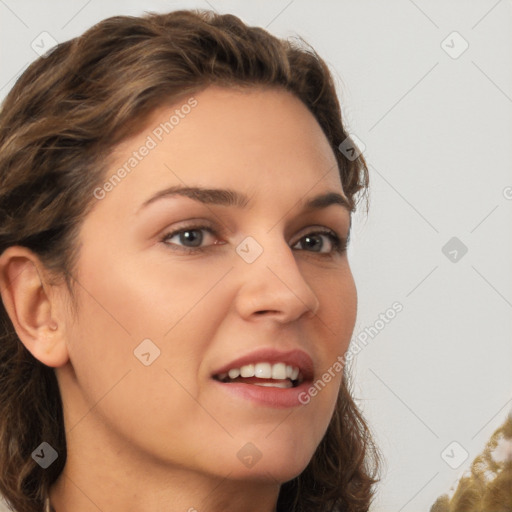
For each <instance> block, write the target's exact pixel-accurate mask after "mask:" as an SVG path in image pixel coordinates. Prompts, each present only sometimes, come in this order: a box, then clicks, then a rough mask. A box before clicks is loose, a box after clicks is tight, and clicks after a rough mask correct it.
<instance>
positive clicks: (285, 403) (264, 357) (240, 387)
mask: <svg viewBox="0 0 512 512" xmlns="http://www.w3.org/2000/svg"><path fill="white" fill-rule="evenodd" d="M313 376H314V371H313V361H312V359H311V357H310V356H309V355H308V354H306V353H305V352H303V351H302V350H292V351H290V352H279V351H277V350H275V349H261V350H258V351H256V352H253V353H252V354H249V355H247V356H244V357H241V358H238V359H236V360H235V361H232V362H231V363H228V364H227V365H225V366H223V367H222V368H219V369H218V370H217V371H215V372H214V373H213V374H212V376H211V377H212V379H213V381H214V382H217V383H218V384H219V388H218V389H221V390H223V392H227V393H229V394H230V395H231V396H236V397H238V398H240V399H242V400H244V401H247V400H248V401H250V402H251V403H253V404H254V403H257V404H258V405H264V406H269V407H295V406H299V405H301V404H302V403H303V402H301V400H300V396H301V394H302V393H304V391H305V390H306V389H307V388H308V386H309V385H310V383H311V382H312V381H313Z"/></svg>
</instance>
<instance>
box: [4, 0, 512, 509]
mask: <svg viewBox="0 0 512 512" xmlns="http://www.w3.org/2000/svg"><path fill="white" fill-rule="evenodd" d="M178 8H205V9H209V8H214V9H215V10H217V11H219V12H222V13H227V12H229V13H232V14H235V15H237V16H239V17H241V18H242V19H243V20H244V21H245V22H247V23H249V24H250V25H259V26H262V27H266V28H267V29H268V30H269V31H270V32H272V33H273V34H275V35H277V36H280V37H288V36H291V35H295V34H298V35H302V36H303V37H304V38H305V39H306V40H307V41H309V42H310V43H311V44H312V45H313V47H314V48H315V49H316V50H317V51H318V53H319V54H320V55H321V56H322V57H323V58H324V59H325V60H326V61H327V62H328V64H329V65H330V67H331V70H332V71H333V73H334V75H335V77H336V80H337V85H338V88H339V94H340V99H341V101H342V109H343V112H344V115H345V117H346V119H347V121H348V125H349V127H350V129H351V131H352V133H354V134H356V135H357V137H358V138H359V139H360V140H361V141H362V142H363V143H364V145H365V146H366V149H365V152H364V155H365V157H366V159H367V161H368V162H369V163H370V165H371V167H370V172H371V202H370V213H369V215H368V216H367V217H366V216H364V215H362V214H358V215H357V216H356V218H355V219H354V221H355V226H354V230H353V233H352V246H351V248H350V252H349V254H350V259H351V264H352V268H353V272H354V275H355V278H356V282H357V285H358V291H359V316H358V321H357V325H356V329H355V333H354V338H355V337H356V336H357V335H358V334H359V333H360V332H362V331H363V330H364V329H365V328H368V327H370V326H373V325H374V323H375V322H376V320H377V319H378V318H379V315H380V314H381V313H384V312H385V311H386V310H387V309H388V308H389V307H390V306H391V305H392V304H393V303H394V302H396V301H398V302H400V303H401V304H402V305H403V311H402V312H401V313H399V314H398V315H397V316H396V317H395V319H394V320H392V321H391V322H390V323H388V324H387V325H385V327H384V328H382V329H380V331H379V332H378V334H377V335H376V336H374V337H373V339H371V340H370V342H369V343H368V345H367V346H366V347H363V348H362V350H361V351H360V352H359V354H358V355H357V357H356V358H355V367H354V375H355V394H356V397H357V398H358V399H359V402H360V404H361V406H362V408H363V409H364V411H365V413H366V416H367V418H368V420H369V422H370V424H371V425H372V427H373V430H374V433H375V435H376V438H377V441H378V443H379V444H380V446H381V449H382V451H383V452H384V456H385V459H386V467H385V473H384V478H383V481H382V483H381V485H380V490H379V493H378V497H377V500H376V502H375V504H374V506H373V509H372V510H373V511H374V512H381V511H382V512H388V511H394V512H402V511H403V512H417V511H428V510H429V509H430V506H431V505H432V503H433V502H434V501H435V499H436V498H437V496H439V495H440V494H442V493H444V492H446V491H448V490H449V488H450V486H451V485H452V484H453V483H454V482H455V481H456V480H457V478H458V477H459V476H460V474H461V472H462V471H463V470H464V469H465V468H467V467H468V466H469V464H470V462H471V460H472V459H473V458H474V457H475V456H476V455H477V454H478V453H479V452H480V451H481V449H482V448H483V447H484V445H485V443H486V440H487V439H488V438H489V436H490V434H491V433H492V432H493V431H494V429H495V428H496V427H497V426H498V425H499V424H501V423H502V422H503V420H504V418H505V416H506V414H507V412H508V411H509V410H510V408H511V404H512V371H511V363H512V343H511V339H512V338H511V331H512V329H511V327H512V321H511V318H512V316H511V312H512V272H511V261H512V229H511V227H512V226H511V224H512V222H511V219H512V216H511V213H512V200H511V199H510V198H511V197H512V188H510V187H512V172H511V168H512V166H511V163H512V150H511V146H512V138H511V136H512V68H511V65H510V63H511V62H512V59H511V54H512V2H510V0H509V1H504V0H501V1H496V0H482V1H472V2H468V1H467V0H466V1H464V0H460V1H453V0H452V1H442V0H437V1H426V0H415V1H412V0H393V1H388V2H382V1H381V2H379V1H376V0H373V1H371V0H364V1H355V0H352V1H348V0H345V1H339V0H338V1H334V0H332V1H323V2H319V1H312V0H309V1H305V0H292V1H289V0H284V1H260V2H242V1H238V2H237V1H231V2H229V1H220V0H210V1H208V2H207V1H188V2H187V1H182V2H173V1H155V0H153V1H150V0H144V1H133V0H132V1H128V0H124V1H123V2H115V1H112V0H89V1H86V0H81V1H76V2H75V1H69V0H68V1H64V0H63V1H55V0H53V1H45V2H41V1H37V0H31V1H29V0H22V1H15V0H0V99H3V97H4V96H5V94H6V93H7V92H8V90H9V89H10V88H11V87H12V86H13V84H14V82H15V80H16V78H17V77H18V76H19V74H20V73H21V72H22V71H23V70H24V69H25V68H26V66H27V64H28V63H29V62H31V61H32V60H34V59H35V58H36V57H37V55H36V53H35V52H34V50H33V49H32V47H31V44H32V41H33V40H34V39H36V38H37V36H39V34H40V33H41V32H43V31H46V32H48V33H49V34H51V35H52V37H53V38H55V39H56V40H57V41H59V42H60V41H65V40H67V39H69V38H71V37H75V36H77V35H79V34H81V33H82V32H83V31H84V30H85V29H87V28H89V27H90V26H91V25H93V24H94V23H96V22H98V21H100V20H101V19H103V18H106V17H108V16H113V15H117V14H131V15H140V14H142V13H143V11H150V10H154V11H170V10H175V9H178ZM454 31H456V32H458V33H459V34H460V36H462V38H463V39H464V40H465V41H467V43H468V44H469V47H468V49H467V50H466V51H465V52H464V53H462V54H461V55H460V56H458V58H452V57H451V56H450V55H449V54H448V53H447V52H446V51H445V49H446V50H448V51H450V52H451V53H452V54H455V53H456V52H458V51H459V50H460V49H462V48H463V46H462V44H463V41H462V40H461V39H460V38H459V36H457V35H455V36H454V35H450V34H452V32H454ZM448 36H450V37H448ZM447 37H448V39H446V38H447ZM444 40H446V42H445V43H444V44H443V45H442V42H443V41H444ZM450 47H451V48H450ZM507 187H509V188H507ZM507 191H508V194H507ZM507 197H508V198H509V199H507ZM452 237H457V238H458V239H459V240H460V241H461V242H462V243H464V245H465V246H466V247H467V248H468V252H467V254H465V255H464V256H463V257H460V251H459V252H458V253H457V257H458V258H459V257H460V259H458V260H457V261H456V262H453V261H450V259H449V258H448V257H446V256H445V255H444V254H443V252H442V250H441V249H442V247H443V246H444V245H445V244H446V243H447V242H448V240H449V239H451V238H452ZM453 256H454V253H452V256H451V257H453ZM379 325H380V324H379ZM452 441H456V442H457V443H458V445H456V447H455V449H454V451H450V450H449V454H450V456H451V460H450V462H451V463H452V465H454V464H455V463H457V464H458V463H460V460H462V458H463V455H464V451H463V450H466V451H467V452H469V456H468V458H467V460H466V461H465V463H463V464H462V465H460V466H459V467H457V468H456V469H452V468H451V467H450V466H449V465H448V464H447V463H446V462H445V460H443V458H442V457H441V453H442V452H443V450H444V449H445V448H446V447H447V446H448V445H449V444H450V443H451V442H452ZM104 512H107V511H104Z"/></svg>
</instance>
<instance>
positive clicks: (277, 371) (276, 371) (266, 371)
mask: <svg viewBox="0 0 512 512" xmlns="http://www.w3.org/2000/svg"><path fill="white" fill-rule="evenodd" d="M299 374H300V370H299V368H297V367H296V366H290V365H287V364H285V363H275V364H271V363H256V364H246V365H245V366H242V367H241V368H231V369H230V370H229V371H228V372H227V373H222V374H219V375H218V378H219V379H220V380H224V379H226V378H227V377H229V378H230V379H231V380H234V379H236V378H238V377H244V378H249V377H257V378H259V379H275V380H287V379H290V380H297V379H298V378H299ZM276 384H281V383H276ZM284 384H285V385H284V386H281V385H279V386H278V387H289V386H288V383H284ZM258 386H274V384H273V383H261V384H258Z"/></svg>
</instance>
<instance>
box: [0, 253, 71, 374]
mask: <svg viewBox="0 0 512 512" xmlns="http://www.w3.org/2000/svg"><path fill="white" fill-rule="evenodd" d="M0 293H1V297H2V301H3V304H4V307H5V309H6V311H7V314H8V315H9V318H10V319H11V322H12V323H13V326H14V329H15V330H16V333H17V335H18V337H19V339H20V340H21V342H22V343H23V344H24V345H25V347H26V348H27V350H28V351H29V352H30V353H31V354H32V355H33V356H34V357H35V358H36V359H38V360H39V361H41V362H42V363H43V364H45V365H47V366H52V367H59V366H62V365H64V364H66V362H67V361H68V359H69V358H68V351H67V345H66V342H65V333H64V329H63V326H64V322H63V321H61V322H59V318H58V317H56V315H59V313H60V312H61V311H62V308H61V307H60V304H59V303H58V302H57V297H56V295H55V294H53V293H52V286H51V285H50V284H49V282H48V280H47V272H46V270H45V268H44V266H43V264H42V263H41V261H40V259H39V258H38V256H37V255H36V254H34V253H33V252H32V251H30V250H29V249H27V248H25V247H20V246H12V247H9V248H8V249H6V250H5V251H4V252H3V253H2V255H1V256H0ZM61 320H63V319H61ZM59 324H60V327H59Z"/></svg>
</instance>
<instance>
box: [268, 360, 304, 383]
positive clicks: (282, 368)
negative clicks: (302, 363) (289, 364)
mask: <svg viewBox="0 0 512 512" xmlns="http://www.w3.org/2000/svg"><path fill="white" fill-rule="evenodd" d="M297 375H299V370H298V369H297ZM272 378H273V379H279V380H283V379H286V365H285V364H284V363H277V364H275V365H273V366H272Z"/></svg>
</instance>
